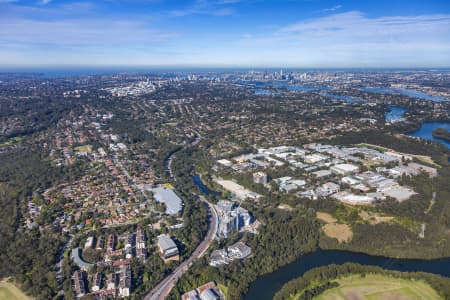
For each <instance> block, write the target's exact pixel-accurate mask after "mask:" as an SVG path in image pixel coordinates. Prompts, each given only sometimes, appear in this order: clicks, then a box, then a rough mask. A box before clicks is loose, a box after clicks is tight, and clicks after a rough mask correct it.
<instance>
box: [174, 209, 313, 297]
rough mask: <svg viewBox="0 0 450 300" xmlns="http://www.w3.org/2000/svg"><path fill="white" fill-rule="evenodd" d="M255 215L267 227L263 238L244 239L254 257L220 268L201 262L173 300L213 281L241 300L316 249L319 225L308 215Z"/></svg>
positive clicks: (269, 212) (265, 212)
mask: <svg viewBox="0 0 450 300" xmlns="http://www.w3.org/2000/svg"><path fill="white" fill-rule="evenodd" d="M254 213H255V215H256V217H257V218H258V219H259V220H261V221H262V222H263V224H264V225H263V228H262V229H261V230H260V233H259V234H255V235H250V234H246V235H245V236H244V237H243V240H244V241H245V243H246V244H247V245H248V246H250V247H251V248H252V253H253V254H252V257H251V258H248V259H245V260H241V261H239V260H238V261H233V262H232V263H230V264H229V265H226V266H222V267H219V268H214V267H210V266H208V265H207V263H208V262H207V258H204V259H202V260H200V261H197V262H196V263H195V264H194V265H193V267H192V268H191V269H190V270H189V272H188V273H187V274H186V276H184V277H183V278H182V279H181V280H180V281H179V283H178V284H177V286H176V288H175V289H174V290H173V291H172V293H171V299H179V298H180V295H181V294H183V293H185V292H186V291H189V290H191V289H193V288H195V287H197V286H199V285H201V284H204V283H205V282H208V281H211V280H214V281H216V282H218V283H221V284H223V285H225V286H227V287H228V294H227V299H241V298H242V297H243V295H244V294H245V292H246V291H247V289H248V286H249V284H250V283H251V282H252V281H254V280H255V279H256V278H257V277H258V276H260V275H262V274H266V273H270V272H273V271H275V270H276V269H278V268H279V267H281V266H283V265H286V264H288V263H290V262H292V261H294V260H296V259H297V258H298V257H300V256H301V255H303V254H305V253H308V252H311V251H314V250H315V249H316V245H317V239H318V235H319V224H318V223H317V222H316V221H315V220H314V218H311V217H310V216H308V214H307V213H306V212H305V211H296V212H284V211H280V210H276V209H270V210H263V209H261V210H258V211H254Z"/></svg>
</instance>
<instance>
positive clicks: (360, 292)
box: [314, 274, 442, 300]
mask: <svg viewBox="0 0 450 300" xmlns="http://www.w3.org/2000/svg"><path fill="white" fill-rule="evenodd" d="M337 282H338V283H339V287H337V288H333V289H330V290H327V291H325V292H324V293H323V294H321V295H319V296H317V297H315V298H314V299H316V300H347V299H358V300H415V299H417V300H438V299H442V298H441V297H440V296H439V295H438V293H437V292H436V291H435V290H434V289H432V288H431V287H430V286H429V285H428V284H427V283H426V282H424V281H415V280H407V279H398V278H393V277H389V276H384V275H377V274H373V275H366V277H361V276H360V275H354V276H350V277H345V278H341V279H338V280H337Z"/></svg>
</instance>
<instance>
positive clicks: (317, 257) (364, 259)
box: [193, 124, 450, 300]
mask: <svg viewBox="0 0 450 300" xmlns="http://www.w3.org/2000/svg"><path fill="white" fill-rule="evenodd" d="M449 125H450V124H449ZM193 180H194V183H195V184H196V185H197V186H198V187H199V188H200V190H201V191H202V192H203V193H205V194H206V195H208V194H210V193H212V192H211V191H210V190H209V189H208V188H207V187H206V186H205V185H204V184H203V182H202V180H201V178H200V176H199V175H194V176H193ZM347 262H352V263H359V264H361V265H373V266H379V267H382V268H384V269H388V270H397V271H402V272H427V273H433V274H438V275H442V276H446V277H450V258H443V259H435V260H414V259H395V258H387V257H382V256H372V255H367V254H363V253H355V252H349V251H341V250H320V249H319V250H317V251H315V252H313V253H309V254H306V255H304V256H302V257H300V258H299V259H297V260H296V261H295V262H293V263H290V264H288V265H286V266H284V267H281V268H280V269H278V270H276V271H274V272H272V273H269V274H266V275H263V276H260V277H258V279H256V281H254V282H253V283H252V284H251V285H250V287H249V290H248V292H247V294H246V295H245V298H244V299H245V300H254V299H258V300H264V299H267V300H269V299H272V298H273V296H274V295H275V293H276V292H277V291H279V290H280V289H281V287H282V286H283V285H284V284H285V283H287V282H288V281H290V280H292V279H295V278H297V277H301V276H302V275H303V274H304V273H305V272H306V271H308V270H311V269H313V268H317V267H321V266H326V265H330V264H344V263H347Z"/></svg>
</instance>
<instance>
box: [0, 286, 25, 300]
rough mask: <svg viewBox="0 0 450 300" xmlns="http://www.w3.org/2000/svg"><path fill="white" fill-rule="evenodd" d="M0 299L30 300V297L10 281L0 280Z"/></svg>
mask: <svg viewBox="0 0 450 300" xmlns="http://www.w3.org/2000/svg"><path fill="white" fill-rule="evenodd" d="M0 300H30V298H29V297H28V296H27V295H25V294H24V293H23V292H22V291H21V290H19V289H18V288H17V287H16V286H15V285H13V284H12V283H9V282H0Z"/></svg>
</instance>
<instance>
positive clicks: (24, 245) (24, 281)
mask: <svg viewBox="0 0 450 300" xmlns="http://www.w3.org/2000/svg"><path fill="white" fill-rule="evenodd" d="M40 151H41V148H40V147H39V146H37V145H33V144H27V145H26V147H20V148H18V149H15V150H13V151H10V152H6V153H1V154H0V161H1V162H2V163H1V164H0V206H1V207H2V209H1V210H0V245H2V251H1V252H0V262H1V263H0V277H8V276H15V278H16V280H17V281H18V283H19V284H20V285H21V287H22V288H23V289H24V290H25V291H26V292H28V293H30V294H32V295H34V296H36V297H37V298H39V299H50V298H52V296H54V295H55V292H56V290H57V282H56V278H55V273H54V272H53V271H54V270H53V267H54V265H55V262H56V259H57V257H58V251H59V249H60V248H61V246H62V244H63V242H64V240H65V239H66V238H65V236H64V235H62V234H61V233H60V232H55V231H54V230H53V229H52V228H51V227H49V228H47V229H45V230H44V231H42V232H41V231H40V230H39V229H38V228H36V229H32V230H29V231H25V229H24V227H23V224H21V223H20V221H21V209H20V208H21V207H22V206H24V205H26V200H27V198H28V197H32V196H33V193H34V192H35V191H36V190H42V189H44V188H47V187H49V186H50V185H52V184H55V183H57V182H61V181H62V180H73V179H74V178H76V177H77V176H78V175H79V172H80V168H79V167H80V166H79V165H74V166H71V167H70V168H63V167H58V168H56V167H52V166H51V165H50V163H49V162H48V161H46V160H45V159H44V158H43V156H42V154H41V153H40Z"/></svg>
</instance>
